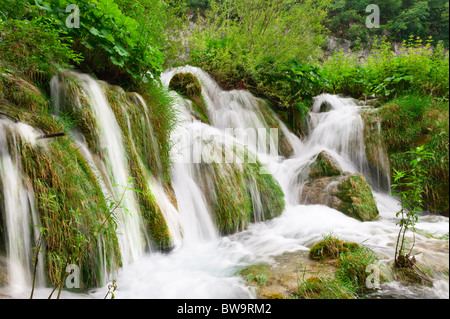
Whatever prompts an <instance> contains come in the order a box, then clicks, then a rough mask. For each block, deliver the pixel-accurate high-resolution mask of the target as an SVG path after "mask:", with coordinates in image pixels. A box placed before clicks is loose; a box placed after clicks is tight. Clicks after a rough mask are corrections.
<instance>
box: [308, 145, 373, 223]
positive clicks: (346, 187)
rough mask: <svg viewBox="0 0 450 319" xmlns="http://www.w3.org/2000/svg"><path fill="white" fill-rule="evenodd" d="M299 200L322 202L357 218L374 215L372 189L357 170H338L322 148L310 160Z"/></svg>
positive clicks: (336, 165) (361, 218)
mask: <svg viewBox="0 0 450 319" xmlns="http://www.w3.org/2000/svg"><path fill="white" fill-rule="evenodd" d="M301 202H302V203H303V204H306V205H326V206H328V207H331V208H334V209H336V210H338V211H340V212H342V213H344V214H346V215H348V216H350V217H353V218H356V219H358V220H361V221H370V220H374V219H376V218H377V217H378V214H379V212H378V208H377V205H376V201H375V199H374V197H373V194H372V189H371V188H370V186H369V184H368V183H367V181H366V179H365V178H364V177H363V176H362V175H361V174H352V173H346V172H343V171H342V168H341V167H340V166H339V163H337V161H336V160H335V159H334V158H333V157H332V156H331V155H330V154H328V153H327V152H325V151H322V152H321V153H319V155H318V156H317V158H316V160H315V162H314V163H312V164H311V166H310V170H309V174H308V179H307V180H306V182H305V183H304V185H303V188H302V193H301Z"/></svg>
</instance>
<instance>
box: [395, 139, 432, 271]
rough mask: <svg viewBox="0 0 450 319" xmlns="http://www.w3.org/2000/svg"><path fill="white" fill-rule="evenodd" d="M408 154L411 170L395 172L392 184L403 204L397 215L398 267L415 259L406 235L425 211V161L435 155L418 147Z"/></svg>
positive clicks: (396, 260)
mask: <svg viewBox="0 0 450 319" xmlns="http://www.w3.org/2000/svg"><path fill="white" fill-rule="evenodd" d="M408 153H410V154H411V155H412V156H413V160H412V161H411V162H410V165H411V168H410V169H409V170H406V171H396V170H395V174H394V181H393V184H392V188H393V191H397V190H400V192H395V193H394V194H395V195H397V196H400V203H401V209H400V211H399V212H398V213H397V214H396V216H397V217H399V216H400V221H399V223H398V225H399V227H400V231H399V233H398V237H397V243H396V248H395V266H396V267H405V266H408V262H412V263H413V259H410V256H411V252H412V249H413V247H414V243H413V245H412V247H410V251H409V252H406V247H405V245H406V241H405V235H406V231H407V230H409V229H412V230H414V225H415V224H416V223H417V221H418V219H419V215H418V214H419V213H421V212H422V210H423V193H424V190H423V181H424V176H426V175H427V174H428V171H427V170H426V168H425V167H424V165H423V161H424V160H425V159H427V158H432V157H433V154H432V153H429V152H426V151H425V150H424V147H423V146H420V147H417V148H416V149H415V150H414V151H410V152H408Z"/></svg>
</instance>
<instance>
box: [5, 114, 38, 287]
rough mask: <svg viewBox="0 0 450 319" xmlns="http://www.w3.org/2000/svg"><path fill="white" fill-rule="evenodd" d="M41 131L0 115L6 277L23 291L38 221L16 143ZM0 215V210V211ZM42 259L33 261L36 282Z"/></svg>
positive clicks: (28, 282) (29, 272) (28, 280)
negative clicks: (1, 117) (35, 266)
mask: <svg viewBox="0 0 450 319" xmlns="http://www.w3.org/2000/svg"><path fill="white" fill-rule="evenodd" d="M39 135H41V132H39V131H37V130H35V129H33V128H32V127H31V126H28V125H26V124H24V123H14V122H12V121H10V120H8V119H0V197H3V202H4V205H3V207H0V213H2V212H3V214H4V220H5V226H6V227H5V228H6V229H5V230H6V246H7V247H6V251H7V255H8V259H7V262H8V269H9V280H8V283H9V285H10V286H11V288H12V289H13V290H14V291H17V292H23V291H24V290H25V289H27V288H28V287H29V286H30V285H31V281H32V267H31V260H32V258H33V256H32V254H33V250H32V248H33V247H35V245H36V243H37V242H38V239H39V231H38V229H37V228H35V227H33V226H32V225H39V222H38V217H37V212H36V207H35V199H34V192H33V189H32V186H31V185H30V183H29V182H28V181H27V180H26V179H25V178H24V176H23V175H22V172H21V169H20V166H21V164H20V151H19V149H18V144H19V143H20V142H21V141H22V140H23V141H25V142H26V143H32V144H35V143H36V142H37V141H36V137H38V136H39ZM0 215H1V214H0ZM43 271H44V269H43V263H42V262H39V263H38V265H37V276H36V282H37V284H38V285H39V284H41V283H42V282H43V280H44V275H43Z"/></svg>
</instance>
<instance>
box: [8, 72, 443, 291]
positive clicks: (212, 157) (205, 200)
mask: <svg viewBox="0 0 450 319" xmlns="http://www.w3.org/2000/svg"><path fill="white" fill-rule="evenodd" d="M179 72H189V73H192V74H194V75H195V76H196V77H197V78H198V79H199V81H200V83H201V87H202V98H203V100H204V101H205V104H206V107H207V110H206V116H207V120H208V121H207V122H208V123H206V122H205V121H201V120H199V119H198V118H196V117H195V116H194V115H193V113H192V109H193V105H192V103H193V102H192V101H190V100H189V99H187V98H184V97H182V96H180V95H178V94H177V93H175V92H173V91H172V92H171V94H173V97H174V101H175V102H174V104H173V105H171V106H170V107H174V108H176V109H177V110H178V111H179V114H180V115H179V117H180V120H179V123H178V125H177V127H176V128H175V129H174V131H173V132H172V136H171V141H172V144H173V147H172V150H171V157H172V162H173V165H172V167H171V170H170V178H171V186H172V188H173V192H174V194H175V199H176V207H175V205H174V204H173V202H172V201H171V200H169V197H168V195H167V193H166V191H165V190H164V187H163V186H162V183H161V181H160V180H159V178H158V176H156V175H154V174H152V173H151V172H150V171H149V170H147V169H144V168H145V163H144V161H145V159H143V158H137V160H136V163H133V164H136V165H138V166H139V167H141V168H143V169H142V174H143V176H142V180H143V181H144V183H145V186H146V187H147V188H148V189H149V190H150V192H151V193H152V195H153V196H154V197H155V199H156V201H157V203H158V205H159V208H160V209H161V212H162V214H163V216H164V220H165V222H166V224H167V228H168V231H169V233H170V237H171V240H172V245H173V247H171V248H172V250H170V251H169V252H167V251H164V252H162V251H159V250H157V249H146V248H147V247H151V244H150V243H149V242H150V239H149V238H148V234H147V230H146V229H145V227H144V224H145V222H144V220H143V219H144V218H143V214H144V213H145V212H144V211H142V209H141V207H140V205H139V200H138V198H137V196H136V194H135V192H133V191H131V190H127V191H125V195H126V196H125V197H124V201H123V203H122V205H123V206H124V209H123V210H120V212H118V214H117V215H118V218H119V220H118V230H117V236H118V239H119V246H120V252H121V254H122V259H123V265H124V267H122V269H119V270H118V271H117V273H116V274H114V278H115V279H117V284H118V290H117V292H116V297H117V298H232V299H235V298H255V296H256V294H255V291H253V290H252V289H251V288H249V287H248V285H247V284H246V282H245V280H244V279H243V278H241V277H240V276H238V275H236V272H237V271H238V270H240V269H242V268H243V267H246V266H250V265H255V264H258V263H262V262H267V263H270V264H274V263H275V262H276V261H275V257H276V256H280V255H283V254H286V253H293V252H302V253H304V254H307V252H308V250H309V248H310V247H311V246H312V245H313V244H314V243H316V242H317V241H319V240H321V239H322V235H323V234H328V233H330V232H333V233H334V234H336V235H338V236H339V237H340V238H341V239H343V240H347V241H352V242H358V243H362V242H364V244H365V245H367V246H368V247H369V248H371V249H372V250H374V251H375V252H376V254H377V255H379V256H381V258H382V259H383V261H384V262H386V263H388V262H390V261H391V260H392V257H393V247H394V244H395V240H396V236H397V233H398V227H397V225H396V223H397V219H396V217H395V213H396V212H397V210H398V205H399V203H398V201H397V200H396V199H395V198H393V197H391V196H390V195H389V194H387V193H386V192H385V191H383V189H382V187H380V184H381V182H380V179H377V178H376V176H375V175H374V174H373V172H372V169H371V166H370V163H369V162H370V161H369V159H368V158H367V154H366V145H365V140H364V128H365V123H364V121H363V119H362V118H361V116H360V111H361V109H362V108H363V107H362V106H360V105H358V104H356V103H355V102H354V101H353V100H352V99H346V98H342V97H339V96H336V95H329V94H323V95H320V96H318V97H316V98H315V100H314V104H313V105H312V107H311V111H310V114H309V134H308V136H306V137H305V138H304V139H303V140H301V139H300V138H298V137H297V136H295V135H294V134H293V133H291V132H290V131H289V129H288V128H287V127H286V125H284V124H283V123H282V122H281V121H280V119H279V118H278V117H277V116H276V115H274V114H273V113H271V110H270V108H268V106H267V105H266V104H265V102H264V101H263V100H262V99H259V98H257V97H255V96H253V95H252V94H251V93H250V92H248V91H245V90H232V91H225V90H223V89H222V88H220V87H219V85H218V84H217V83H216V82H215V81H214V80H213V79H212V78H211V76H210V75H208V74H207V73H206V72H205V71H203V70H201V69H199V68H195V67H190V66H186V67H181V68H176V69H172V70H167V71H166V72H164V73H163V74H162V76H161V82H162V84H163V85H164V86H165V87H166V88H168V86H169V83H170V80H171V79H172V77H173V75H175V74H176V73H179ZM73 76H74V77H75V78H76V79H77V81H78V82H79V84H80V86H81V93H80V94H81V95H82V97H83V103H81V102H80V101H78V103H75V104H76V107H79V108H82V107H83V108H88V109H89V111H90V112H92V114H93V118H94V121H95V124H96V131H95V132H93V134H94V135H95V136H96V138H97V139H98V141H97V142H98V146H99V149H98V150H93V149H92V147H90V145H88V143H87V141H86V139H87V137H86V136H83V134H82V133H81V132H80V131H77V130H73V131H72V134H73V137H74V139H75V141H76V143H77V145H78V146H79V147H80V152H81V153H82V154H83V156H84V158H85V159H86V161H87V162H88V163H89V165H90V167H91V170H92V171H93V172H94V175H95V177H96V178H97V179H98V181H99V184H100V185H101V187H102V190H103V192H104V194H105V197H107V198H109V197H112V198H113V199H112V200H113V201H117V200H118V198H120V197H121V195H122V193H121V190H123V188H121V187H123V186H127V185H128V177H129V176H130V174H131V167H130V162H129V157H128V156H129V154H127V147H128V148H131V150H133V151H135V153H137V152H136V148H137V142H138V141H137V137H135V136H133V135H132V134H131V133H129V134H130V140H127V139H125V138H124V137H125V133H126V132H125V131H126V130H128V132H131V131H132V127H133V125H134V123H133V122H132V118H131V116H130V114H129V113H128V111H127V109H126V107H125V106H122V108H123V110H122V111H123V112H122V113H121V114H120V116H123V118H125V123H126V127H123V125H122V127H121V125H120V123H119V116H118V114H117V112H116V113H115V112H114V110H113V108H112V106H111V105H110V104H109V103H108V99H107V97H106V96H105V93H104V91H103V90H102V85H103V84H102V83H101V82H99V81H96V80H94V79H93V78H91V77H90V76H88V75H83V74H78V73H73ZM51 86H52V96H53V98H54V102H55V112H56V114H61V112H63V111H64V103H65V101H64V95H65V92H64V89H63V87H61V84H60V83H59V82H58V80H57V79H54V80H53V81H52V84H51ZM135 99H136V101H137V103H138V104H139V105H140V106H141V107H142V108H143V113H142V119H143V122H145V123H147V124H146V125H145V128H144V129H145V130H146V132H147V133H148V134H147V135H149V136H151V138H150V139H154V140H152V141H148V142H149V145H148V147H149V148H150V147H152V148H151V152H153V153H155V154H157V152H158V150H157V148H156V147H154V145H156V139H155V136H154V134H153V128H152V126H151V121H150V118H151V115H150V113H149V112H148V110H149V108H148V106H147V105H146V104H145V101H144V100H143V99H142V97H140V96H139V95H135ZM0 132H1V135H0V156H1V157H0V177H1V180H0V187H1V189H2V193H0V194H1V195H2V196H3V202H4V207H1V208H0V213H4V214H5V216H4V219H5V220H6V221H7V223H6V228H7V236H8V237H7V243H8V245H9V246H8V247H7V249H8V258H9V262H10V263H11V264H19V265H21V266H20V267H11V276H12V277H11V283H17V284H18V285H22V286H23V285H25V286H26V285H27V284H28V285H29V281H30V278H31V273H30V271H31V269H30V266H29V265H30V258H31V256H30V254H29V253H27V252H29V251H31V246H32V242H31V241H32V239H33V236H34V239H36V234H35V233H33V232H32V230H30V228H29V225H30V224H31V223H33V224H37V220H38V217H37V213H38V212H37V211H36V208H35V207H34V204H33V203H35V199H34V196H36V195H35V194H33V191H32V189H31V187H30V185H29V183H28V182H27V181H26V180H25V179H24V177H23V176H22V173H21V170H20V164H19V162H20V161H19V160H18V159H17V151H14V150H11V149H10V148H11V145H13V148H14V147H15V146H14V145H15V143H16V142H15V141H16V140H18V139H19V137H20V138H21V139H23V140H25V141H28V142H31V143H33V142H34V139H35V136H36V134H37V133H36V132H35V131H34V130H33V129H32V128H30V127H28V126H24V125H23V124H20V123H13V122H11V121H9V120H3V119H0ZM6 136H9V139H7V138H6ZM205 145H206V146H207V148H206V149H207V150H208V152H207V153H208V154H205V153H204V152H203V151H204V150H205ZM242 150H249V152H248V154H251V155H252V156H254V157H255V159H257V160H258V161H259V162H260V163H262V167H263V168H264V170H261V171H260V175H269V176H273V178H274V179H275V180H276V181H277V182H278V184H279V185H280V187H281V189H282V190H283V192H284V197H283V199H284V201H285V203H286V207H285V209H284V211H283V213H282V214H281V216H278V217H276V218H272V219H270V220H269V219H265V217H264V216H265V215H264V209H266V208H267V207H266V206H267V203H266V202H265V201H264V196H263V193H262V191H261V190H260V189H259V188H258V181H257V177H258V176H253V175H252V176H250V177H249V178H248V179H247V180H246V183H247V184H248V185H246V188H245V191H246V193H248V194H246V195H248V196H249V198H250V203H249V206H251V210H252V212H253V216H252V217H253V220H252V221H253V222H252V223H251V224H250V225H249V226H248V228H247V229H235V230H236V232H235V233H233V234H229V235H223V234H221V233H220V232H219V230H218V227H217V224H216V222H215V218H214V212H213V209H212V207H211V202H214V200H216V199H217V198H215V197H217V195H218V194H215V193H214V192H213V191H211V190H213V189H214V183H216V182H217V180H216V179H215V178H216V177H217V173H218V172H217V171H214V169H212V168H211V167H214V166H208V165H207V164H210V163H214V162H215V161H225V164H224V166H219V168H218V169H219V170H223V171H224V172H227V171H226V170H227V169H229V168H230V167H234V166H231V165H227V164H232V165H235V166H236V167H239V168H242V167H243V166H244V164H245V163H243V162H239V159H240V158H239V156H238V154H239V152H240V151H242ZM322 151H326V152H327V153H328V154H329V155H330V156H331V157H332V158H333V159H335V160H336V162H337V163H338V164H339V165H340V167H341V168H342V171H344V172H350V173H358V174H362V175H364V176H365V177H366V179H367V181H368V183H369V184H370V186H371V188H372V191H373V194H374V196H375V199H376V201H377V207H378V209H379V217H378V219H376V220H373V221H371V222H361V221H359V220H356V219H354V218H352V217H349V216H347V215H345V214H343V213H341V212H340V211H337V210H336V209H333V208H330V207H327V206H325V205H319V204H317V205H305V204H304V203H303V202H302V201H301V200H300V198H301V196H299V194H301V193H302V190H303V187H304V184H305V182H306V180H307V178H308V174H309V172H310V167H311V165H313V163H314V162H315V160H316V159H317V157H318V154H320V153H321V152H322ZM380 152H381V151H380ZM97 153H98V154H97ZM156 158H158V156H156ZM251 158H252V157H250V156H249V157H248V158H247V160H249V159H251ZM227 160H231V162H227ZM161 166H162V165H161V163H159V162H158V163H156V167H157V169H158V170H160V169H161ZM219 172H221V171H219ZM114 185H119V186H121V187H116V188H115V187H114ZM219 195H220V194H219ZM27 225H28V226H27ZM417 227H418V228H421V229H422V230H424V232H427V231H428V232H430V233H433V234H437V235H436V236H443V235H446V234H447V236H448V218H444V217H437V218H435V219H433V218H431V217H427V216H424V217H423V218H422V217H421V220H420V222H419V223H418V224H417ZM27 238H29V239H30V240H29V241H27ZM24 240H25V241H24ZM416 241H417V243H418V244H417V249H418V251H419V252H420V254H423V255H426V257H427V258H429V260H431V262H430V264H431V263H437V264H439V265H442V267H444V268H446V269H448V248H445V243H442V241H439V240H437V239H436V238H433V237H430V236H426V235H422V234H417V238H416ZM429 247H433V248H431V249H430V248H429ZM445 249H447V252H446V253H445ZM99 250H101V247H99ZM443 251H444V252H443ZM102 254H104V252H102V251H100V255H102ZM101 263H102V266H101V267H102V268H103V269H104V270H103V271H104V272H106V267H105V263H106V260H104V259H103V260H102V261H101ZM40 271H41V272H42V274H41V275H40V276H41V277H40V278H44V275H43V269H42V270H40ZM436 282H437V283H438V285H437V286H436V288H435V289H434V290H431V291H426V292H423V293H421V292H417V293H415V294H414V295H413V297H414V298H420V297H421V296H423V295H426V296H431V297H435V298H439V297H440V296H441V295H447V296H448V280H447V282H445V280H444V281H442V280H440V279H438V280H437V281H436ZM389 289H393V290H394V291H399V290H400V289H401V288H398V287H396V286H395V285H391V286H390V288H389ZM106 291H107V286H104V287H99V288H96V289H92V290H90V291H89V292H88V293H85V294H77V295H75V294H72V293H71V292H70V291H64V292H63V297H70V298H72V297H84V298H103V297H104V295H105V292H106ZM10 293H11V294H13V293H12V292H10Z"/></svg>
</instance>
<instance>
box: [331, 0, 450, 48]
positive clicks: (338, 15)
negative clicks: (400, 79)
mask: <svg viewBox="0 0 450 319" xmlns="http://www.w3.org/2000/svg"><path fill="white" fill-rule="evenodd" d="M372 3H374V2H373V1H369V0H356V1H355V0H332V1H331V4H330V6H329V11H328V21H327V27H328V29H329V30H330V32H331V33H332V34H333V35H334V36H336V37H339V38H344V39H348V40H351V41H360V42H362V43H368V42H370V40H371V38H373V37H374V36H377V35H378V36H379V35H382V34H386V33H389V40H390V41H396V42H401V41H403V40H406V39H408V37H409V36H410V35H412V34H413V35H416V36H420V37H428V36H433V38H435V39H437V40H443V41H444V42H445V45H446V47H448V21H449V20H448V1H447V0H427V1H422V0H409V1H402V0H383V1H377V2H376V3H374V4H376V5H378V6H379V9H380V28H378V29H377V28H373V29H369V28H365V27H363V26H365V22H366V18H367V17H368V16H369V14H370V13H367V12H366V7H367V6H368V5H369V4H372ZM386 31H388V32H386Z"/></svg>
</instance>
